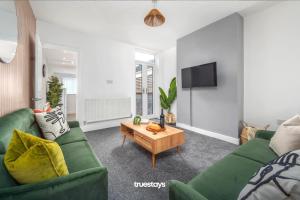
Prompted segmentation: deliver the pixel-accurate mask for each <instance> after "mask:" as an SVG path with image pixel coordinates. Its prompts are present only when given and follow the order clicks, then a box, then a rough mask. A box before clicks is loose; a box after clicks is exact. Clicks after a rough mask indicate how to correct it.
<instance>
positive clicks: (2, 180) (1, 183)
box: [0, 154, 18, 188]
mask: <svg viewBox="0 0 300 200" xmlns="http://www.w3.org/2000/svg"><path fill="white" fill-rule="evenodd" d="M0 162H1V163H0V174H1V177H0V188H6V187H13V186H16V185H18V183H17V182H16V181H15V180H14V178H13V177H12V176H11V175H10V174H9V173H8V171H7V169H6V167H5V165H4V154H0Z"/></svg>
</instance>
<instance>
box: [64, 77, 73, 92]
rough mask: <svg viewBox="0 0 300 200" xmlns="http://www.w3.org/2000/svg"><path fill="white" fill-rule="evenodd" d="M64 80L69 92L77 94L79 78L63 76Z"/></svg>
mask: <svg viewBox="0 0 300 200" xmlns="http://www.w3.org/2000/svg"><path fill="white" fill-rule="evenodd" d="M62 82H63V84H64V86H63V87H64V88H66V92H67V94H77V80H76V78H75V77H63V79H62Z"/></svg>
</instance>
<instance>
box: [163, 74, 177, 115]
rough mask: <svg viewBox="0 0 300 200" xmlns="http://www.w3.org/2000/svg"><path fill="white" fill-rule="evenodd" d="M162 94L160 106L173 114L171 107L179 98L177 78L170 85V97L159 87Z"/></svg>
mask: <svg viewBox="0 0 300 200" xmlns="http://www.w3.org/2000/svg"><path fill="white" fill-rule="evenodd" d="M159 92H160V105H161V107H162V108H163V109H165V110H168V112H169V113H170V112H171V105H172V103H173V102H174V100H175V99H176V97H177V86H176V77H174V78H173V79H172V81H171V83H170V88H169V91H168V96H167V94H166V93H165V91H164V90H163V89H162V88H161V87H159Z"/></svg>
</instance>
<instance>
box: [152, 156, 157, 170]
mask: <svg viewBox="0 0 300 200" xmlns="http://www.w3.org/2000/svg"><path fill="white" fill-rule="evenodd" d="M155 164H156V158H155V154H154V153H153V154H152V168H155Z"/></svg>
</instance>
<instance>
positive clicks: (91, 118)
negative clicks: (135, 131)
mask: <svg viewBox="0 0 300 200" xmlns="http://www.w3.org/2000/svg"><path fill="white" fill-rule="evenodd" d="M127 117H131V99H130V98H111V99H86V100H85V123H93V122H100V121H107V120H113V119H121V118H127Z"/></svg>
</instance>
